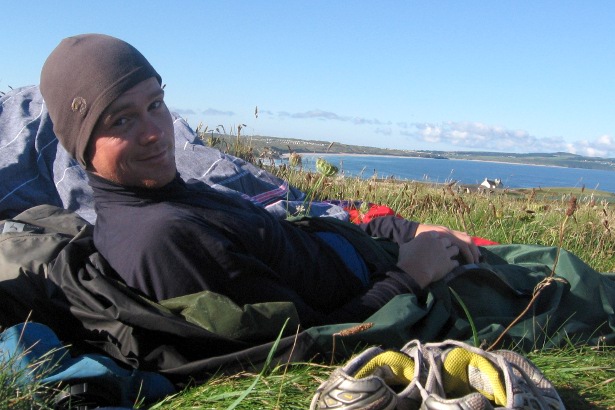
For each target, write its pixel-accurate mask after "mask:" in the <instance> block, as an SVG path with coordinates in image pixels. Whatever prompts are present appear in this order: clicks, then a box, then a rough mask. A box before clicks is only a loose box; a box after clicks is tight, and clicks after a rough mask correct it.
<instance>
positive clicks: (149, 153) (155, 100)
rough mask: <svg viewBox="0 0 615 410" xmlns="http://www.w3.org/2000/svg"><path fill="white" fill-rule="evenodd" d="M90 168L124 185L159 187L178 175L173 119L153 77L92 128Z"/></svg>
mask: <svg viewBox="0 0 615 410" xmlns="http://www.w3.org/2000/svg"><path fill="white" fill-rule="evenodd" d="M87 157H88V158H89V162H88V168H87V169H88V171H91V172H93V173H94V174H96V175H98V176H100V177H102V178H105V179H107V180H110V181H112V182H115V183H117V184H120V185H124V186H133V187H143V188H159V187H161V186H164V185H166V184H168V183H169V182H171V181H172V180H173V178H174V177H175V173H176V166H175V138H174V134H173V119H172V117H171V113H170V112H169V109H168V108H167V106H166V104H165V103H164V91H163V90H162V88H160V85H159V84H158V81H156V78H154V77H152V78H149V79H147V80H144V81H142V82H140V83H139V84H137V85H135V86H134V87H132V88H131V89H129V90H128V91H126V92H125V93H124V94H122V95H120V96H119V97H118V98H117V99H116V100H115V101H113V102H112V103H111V105H109V107H107V109H106V110H105V111H104V112H103V114H102V115H101V116H100V119H99V120H98V123H97V124H96V127H95V128H94V131H93V132H92V137H91V139H90V142H89V145H88V150H87Z"/></svg>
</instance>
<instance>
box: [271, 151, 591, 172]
mask: <svg viewBox="0 0 615 410" xmlns="http://www.w3.org/2000/svg"><path fill="white" fill-rule="evenodd" d="M299 155H301V156H308V155H309V156H319V157H320V156H322V157H326V156H338V157H382V158H410V159H433V160H438V161H455V160H457V161H475V162H493V163H496V164H507V165H523V166H527V165H531V166H535V167H551V168H569V167H564V166H562V165H544V164H533V163H529V162H509V161H494V160H490V159H464V158H453V159H451V158H429V157H413V156H410V155H385V154H357V153H342V152H326V153H324V152H323V153H319V152H310V153H307V152H302V153H299ZM289 156H290V154H287V153H284V154H282V155H280V157H281V158H286V159H288V157H289ZM579 169H582V168H579Z"/></svg>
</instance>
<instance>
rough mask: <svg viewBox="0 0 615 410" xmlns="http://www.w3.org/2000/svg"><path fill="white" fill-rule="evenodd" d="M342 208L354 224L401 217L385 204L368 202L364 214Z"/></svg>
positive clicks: (481, 242) (485, 242)
mask: <svg viewBox="0 0 615 410" xmlns="http://www.w3.org/2000/svg"><path fill="white" fill-rule="evenodd" d="M344 210H345V211H346V212H348V215H349V217H350V221H351V222H352V223H355V224H360V223H368V222H369V221H371V220H372V219H374V218H378V217H380V216H389V215H395V216H397V217H398V218H401V216H400V215H397V214H395V211H393V210H392V209H391V208H389V207H388V206H385V205H376V204H369V209H368V211H367V212H366V213H364V214H362V213H361V212H360V211H359V210H358V209H357V208H355V207H347V208H344ZM472 241H473V242H474V244H476V245H477V246H488V245H498V242H494V241H491V240H489V239H485V238H481V237H478V236H473V237H472Z"/></svg>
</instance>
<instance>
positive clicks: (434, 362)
mask: <svg viewBox="0 0 615 410" xmlns="http://www.w3.org/2000/svg"><path fill="white" fill-rule="evenodd" d="M410 348H411V349H414V348H415V347H414V346H410ZM422 349H423V350H422V353H423V360H424V361H425V363H426V364H427V366H428V367H429V375H428V377H427V379H426V380H425V383H424V384H423V385H419V386H418V387H419V389H420V390H421V394H422V395H423V404H422V406H421V409H424V410H487V409H520V410H521V409H522V410H560V409H564V408H565V407H564V404H563V403H562V401H561V399H560V397H559V395H558V393H557V391H556V390H555V388H554V387H553V385H552V384H551V382H550V381H549V380H548V379H547V378H546V377H545V376H544V375H543V374H542V372H541V371H540V370H539V369H538V368H537V367H536V366H535V365H534V364H533V363H531V362H530V361H529V360H528V359H526V358H525V357H523V356H521V355H520V354H518V353H515V352H512V351H510V350H497V351H494V352H486V351H484V350H482V349H479V348H475V347H473V346H470V345H468V344H466V343H462V342H457V341H452V340H449V341H446V342H443V343H428V344H425V345H423V346H422ZM403 350H404V349H403V348H402V351H403Z"/></svg>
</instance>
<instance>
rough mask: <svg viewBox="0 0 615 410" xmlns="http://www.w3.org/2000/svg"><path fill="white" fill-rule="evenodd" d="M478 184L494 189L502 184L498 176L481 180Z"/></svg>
mask: <svg viewBox="0 0 615 410" xmlns="http://www.w3.org/2000/svg"><path fill="white" fill-rule="evenodd" d="M480 186H483V187H485V188H487V189H496V188H499V187H500V186H502V181H501V180H500V179H499V178H496V179H487V178H485V180H484V181H483V182H481V184H480Z"/></svg>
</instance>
